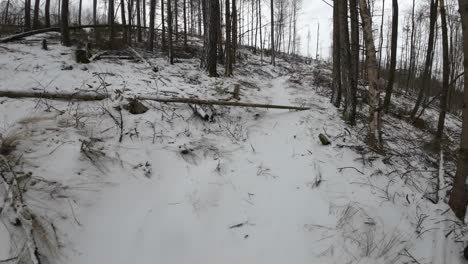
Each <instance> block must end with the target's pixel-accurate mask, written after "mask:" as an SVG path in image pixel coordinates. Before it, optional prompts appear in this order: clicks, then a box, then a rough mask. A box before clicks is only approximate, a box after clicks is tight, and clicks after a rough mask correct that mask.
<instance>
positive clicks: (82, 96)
mask: <svg viewBox="0 0 468 264" xmlns="http://www.w3.org/2000/svg"><path fill="white" fill-rule="evenodd" d="M0 97H8V98H44V99H51V100H78V101H101V100H104V99H108V98H110V96H109V95H104V94H89V93H48V92H34V91H30V92H27V91H0ZM133 99H137V100H143V101H155V102H160V103H179V104H195V105H220V106H235V107H253V108H267V109H287V110H298V111H304V110H309V109H310V108H309V107H300V106H287V105H272V104H258V103H241V102H230V101H218V100H202V99H196V98H164V97H152V96H135V97H133Z"/></svg>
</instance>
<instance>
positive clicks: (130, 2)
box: [127, 0, 133, 46]
mask: <svg viewBox="0 0 468 264" xmlns="http://www.w3.org/2000/svg"><path fill="white" fill-rule="evenodd" d="M127 5H128V9H127V13H128V30H127V43H128V45H130V46H131V45H132V25H133V21H132V20H133V18H132V15H133V13H132V9H133V0H127Z"/></svg>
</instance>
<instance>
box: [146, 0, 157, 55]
mask: <svg viewBox="0 0 468 264" xmlns="http://www.w3.org/2000/svg"><path fill="white" fill-rule="evenodd" d="M155 13H156V0H150V17H149V19H150V21H149V34H148V51H150V52H153V46H154V19H155V18H154V17H155Z"/></svg>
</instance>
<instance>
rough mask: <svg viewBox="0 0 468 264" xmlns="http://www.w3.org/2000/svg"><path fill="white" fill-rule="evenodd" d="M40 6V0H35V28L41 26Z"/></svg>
mask: <svg viewBox="0 0 468 264" xmlns="http://www.w3.org/2000/svg"><path fill="white" fill-rule="evenodd" d="M39 7H40V0H36V1H34V15H33V29H38V28H39V26H40V25H39Z"/></svg>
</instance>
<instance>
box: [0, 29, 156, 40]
mask: <svg viewBox="0 0 468 264" xmlns="http://www.w3.org/2000/svg"><path fill="white" fill-rule="evenodd" d="M107 27H110V26H109V25H83V26H71V27H68V28H69V29H70V30H79V29H87V28H107ZM114 27H115V28H123V27H132V28H137V27H138V26H133V25H132V26H128V25H125V26H124V25H114ZM140 28H142V29H147V27H140ZM48 32H60V27H51V28H41V29H37V30H31V31H27V32H23V33H19V34H15V35H11V36H8V37H5V38H0V43H7V42H12V41H16V40H20V39H22V38H25V37H29V36H34V35H37V34H42V33H48Z"/></svg>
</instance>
